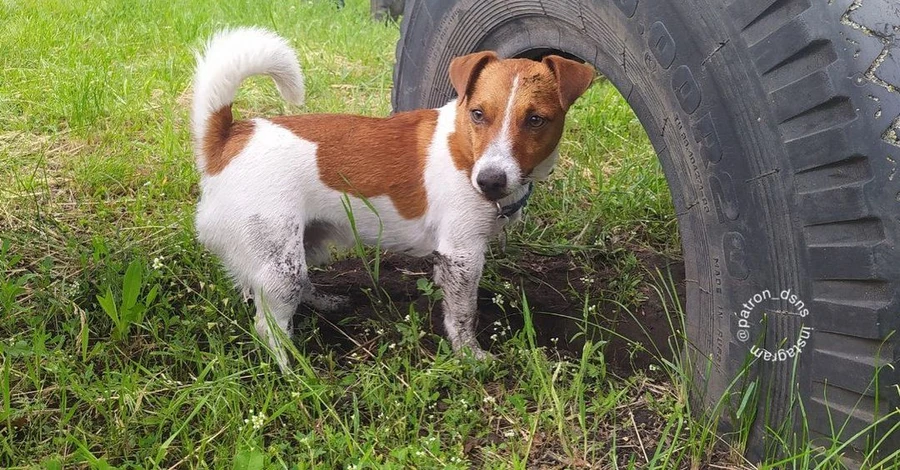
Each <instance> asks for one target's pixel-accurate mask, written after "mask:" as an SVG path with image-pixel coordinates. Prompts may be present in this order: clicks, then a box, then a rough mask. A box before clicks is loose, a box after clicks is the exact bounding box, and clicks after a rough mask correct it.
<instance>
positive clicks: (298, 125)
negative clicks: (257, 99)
mask: <svg viewBox="0 0 900 470" xmlns="http://www.w3.org/2000/svg"><path fill="white" fill-rule="evenodd" d="M271 121H272V122H274V123H275V124H278V125H279V126H282V127H285V128H287V129H289V130H290V131H291V132H293V133H294V134H295V135H297V136H298V137H300V138H302V139H304V140H308V141H310V142H314V143H316V144H317V146H318V148H317V151H316V160H317V162H318V167H319V178H321V180H322V182H323V183H325V184H326V185H327V186H328V187H330V188H332V189H334V190H337V191H341V192H346V193H348V194H352V195H354V196H357V197H366V198H371V197H376V196H383V195H386V196H388V197H390V198H391V202H392V203H393V204H394V207H396V208H397V212H399V213H400V215H401V216H402V217H403V218H406V219H415V218H418V217H421V216H422V215H423V214H425V210H426V209H427V208H428V198H427V193H426V191H425V160H426V156H427V155H428V147H429V146H430V145H431V140H432V137H433V135H434V130H435V126H436V125H437V111H436V110H433V109H425V110H417V111H410V112H406V113H398V114H395V115H393V116H391V117H388V118H373V117H364V116H351V115H341V114H319V115H315V114H306V115H299V116H279V117H275V118H272V119H271Z"/></svg>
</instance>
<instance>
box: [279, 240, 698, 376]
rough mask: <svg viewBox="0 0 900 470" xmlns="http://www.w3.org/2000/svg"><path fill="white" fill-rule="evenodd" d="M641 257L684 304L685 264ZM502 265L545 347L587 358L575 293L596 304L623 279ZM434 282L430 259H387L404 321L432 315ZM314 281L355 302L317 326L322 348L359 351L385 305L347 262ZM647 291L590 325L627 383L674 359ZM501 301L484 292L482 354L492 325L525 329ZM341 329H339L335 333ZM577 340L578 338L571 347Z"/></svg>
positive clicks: (527, 257) (665, 322)
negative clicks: (423, 288)
mask: <svg viewBox="0 0 900 470" xmlns="http://www.w3.org/2000/svg"><path fill="white" fill-rule="evenodd" d="M637 254H638V258H639V259H640V260H641V262H642V265H643V266H644V268H646V269H647V270H648V272H651V273H655V272H656V270H657V269H659V270H660V271H662V272H671V277H672V280H673V281H674V282H675V285H676V287H677V291H678V296H679V298H681V299H684V264H683V263H682V262H681V261H679V260H672V259H667V258H664V257H662V256H660V255H656V254H649V253H642V252H640V251H638V252H637ZM501 258H502V259H499V260H494V261H495V262H494V263H493V264H492V266H493V269H494V270H495V271H496V272H497V273H498V274H499V275H500V278H501V279H502V281H505V282H509V283H511V284H512V285H513V286H521V287H522V288H523V289H524V292H525V295H526V297H527V300H528V304H529V306H530V309H531V311H532V312H533V318H534V326H535V332H536V340H537V343H538V345H540V346H546V347H550V348H556V349H558V350H559V351H560V352H561V353H562V354H573V355H578V354H580V352H581V348H582V346H583V341H584V335H576V333H578V332H579V331H582V330H583V327H582V326H581V324H582V323H583V322H582V320H581V318H582V312H583V311H584V305H583V301H582V300H581V297H580V296H577V295H574V294H573V293H574V292H579V293H584V292H590V293H591V294H592V295H591V298H594V299H596V298H602V296H601V295H600V293H602V292H604V291H606V292H608V291H609V286H610V284H611V283H612V282H613V281H614V280H615V275H616V271H615V270H614V269H613V267H611V266H605V265H604V261H603V260H600V259H598V260H589V262H590V263H591V266H592V268H593V271H594V274H593V275H592V276H590V277H591V278H592V279H593V281H586V272H585V271H584V270H583V268H581V266H583V265H584V263H585V261H584V260H583V259H579V260H578V261H577V262H576V260H574V259H573V258H572V257H571V256H569V255H568V254H560V255H555V256H547V255H541V254H537V253H533V252H528V251H520V252H518V253H516V254H515V255H506V256H503V255H501ZM431 274H432V268H431V262H430V260H428V259H421V258H412V257H408V256H404V255H397V254H388V255H385V256H383V257H382V258H381V265H380V274H379V282H378V288H379V289H380V290H381V291H382V293H383V295H386V296H387V298H389V299H390V300H391V302H392V303H393V304H394V306H395V307H396V309H397V310H396V313H397V314H398V317H399V318H402V317H403V316H404V315H405V314H406V313H407V312H408V310H409V306H410V305H411V304H412V305H415V308H416V310H417V311H418V312H428V311H429V299H428V298H427V296H425V295H423V294H422V293H421V292H420V291H419V290H418V289H417V286H416V281H417V280H418V279H420V278H427V279H429V280H430V279H431ZM310 276H311V278H312V281H313V283H314V284H315V285H316V286H317V287H318V288H319V289H320V290H322V291H324V292H327V293H330V294H339V295H345V296H348V297H349V298H350V305H351V309H352V314H351V315H349V316H348V315H347V312H343V313H342V315H343V318H330V317H328V316H326V317H325V318H327V319H328V321H325V322H319V323H318V327H319V329H318V332H317V336H318V341H317V342H318V343H319V344H322V345H324V346H325V347H330V348H337V349H346V350H349V349H351V348H352V347H354V343H353V342H352V341H351V340H350V337H353V338H357V337H359V338H363V337H365V336H366V335H364V334H361V333H362V331H361V330H362V329H363V327H364V325H366V323H367V322H366V320H367V319H382V320H383V319H384V318H385V313H384V312H385V310H386V309H385V308H383V307H382V308H380V309H379V308H376V307H375V306H374V305H378V301H377V300H376V301H374V302H373V299H376V298H377V296H376V295H375V292H376V291H377V290H376V289H374V286H373V283H372V280H371V277H370V275H369V273H368V272H367V271H366V269H365V265H364V264H363V262H362V261H361V260H359V259H357V258H350V259H344V260H340V261H337V262H335V263H333V264H331V265H330V266H327V267H325V268H323V269H319V270H313V271H311V273H310ZM647 277H648V278H649V276H647ZM483 284H484V283H483ZM644 284H647V283H644ZM640 291H641V293H642V294H643V296H642V297H644V299H645V300H643V301H642V302H640V303H639V304H638V305H631V306H628V311H630V312H631V314H629V313H627V312H626V311H625V310H624V309H622V308H621V307H620V306H618V305H616V304H614V303H613V302H605V303H603V302H601V303H600V304H598V306H597V310H596V314H593V315H592V316H593V318H590V322H591V323H593V324H596V325H599V328H589V329H588V332H587V333H588V336H590V337H592V338H594V339H603V340H606V341H608V343H607V345H606V347H605V349H604V352H605V354H606V360H607V363H608V365H609V366H610V368H611V370H612V371H614V372H616V373H619V374H626V375H627V374H630V373H633V372H634V371H636V370H639V369H640V370H644V369H647V368H648V367H649V365H650V364H653V363H658V362H659V360H660V359H671V358H672V349H671V347H670V337H671V336H672V334H673V333H672V328H671V327H670V323H669V322H670V320H669V319H668V318H667V316H666V315H667V314H666V311H665V309H664V307H663V304H662V302H661V301H660V299H659V296H658V295H657V294H656V293H655V291H653V290H652V289H651V288H650V286H649V285H644V286H642V287H641V288H640ZM495 294H496V293H495V292H492V291H490V290H488V289H484V288H481V289H479V295H478V310H479V323H478V325H479V327H478V328H479V340H480V342H481V344H482V346H483V347H487V346H489V345H491V344H492V341H491V339H490V337H491V335H492V334H494V333H495V332H496V327H495V326H494V325H493V323H494V322H495V321H498V320H500V321H501V323H504V324H508V325H509V326H510V327H511V328H512V331H513V332H516V331H518V330H519V329H521V328H522V327H523V324H524V318H523V315H522V313H521V311H520V310H519V309H517V308H512V307H511V306H510V305H509V304H508V300H507V301H506V306H505V312H504V310H503V309H501V308H500V307H499V306H498V305H496V304H494V302H493V301H492V299H493V298H494V296H495ZM670 310H672V308H671V307H670ZM306 314H307V315H308V314H309V312H306ZM565 317H570V318H565ZM430 318H431V328H432V331H433V332H435V333H437V334H440V335H443V334H444V332H443V327H442V326H441V322H442V316H441V308H440V303H438V304H437V305H435V306H434V308H433V309H432V315H431V317H430ZM399 321H402V320H399ZM295 324H297V323H296V322H295ZM337 324H340V326H336V325H337ZM676 324H678V323H676ZM357 330H360V331H357ZM575 336H577V338H576V339H575V340H572V338H573V337H575ZM635 344H637V345H640V347H636V346H635Z"/></svg>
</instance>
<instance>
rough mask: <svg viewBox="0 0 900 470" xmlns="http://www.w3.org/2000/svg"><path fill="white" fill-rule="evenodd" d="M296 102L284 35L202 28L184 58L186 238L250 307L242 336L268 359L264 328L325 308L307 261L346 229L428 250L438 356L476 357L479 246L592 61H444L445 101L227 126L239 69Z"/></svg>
mask: <svg viewBox="0 0 900 470" xmlns="http://www.w3.org/2000/svg"><path fill="white" fill-rule="evenodd" d="M257 74H265V75H269V76H271V77H272V78H273V79H274V80H275V84H276V85H277V87H278V90H279V91H280V92H281V95H282V96H283V97H284V98H285V99H286V100H287V101H289V102H292V103H295V104H302V102H303V97H304V82H303V76H302V75H301V73H300V67H299V64H298V63H297V59H296V57H295V55H294V52H293V50H292V49H291V48H290V46H289V45H288V44H287V42H286V41H285V40H284V39H282V38H280V37H278V36H276V35H275V34H273V33H270V32H268V31H265V30H261V29H254V28H242V29H235V30H231V31H225V32H221V33H219V34H217V35H216V36H214V37H213V38H212V39H211V40H210V42H209V44H208V46H207V49H206V52H205V54H203V55H202V56H198V65H197V71H196V76H195V80H194V102H193V110H192V114H191V120H192V131H193V137H194V143H195V152H196V158H197V166H198V167H199V169H200V172H201V174H202V176H201V181H200V186H201V188H202V195H201V198H200V202H199V204H198V207H197V214H196V227H197V235H198V238H199V240H200V241H201V242H202V243H203V244H204V245H205V246H206V247H207V248H208V249H209V250H210V251H212V252H213V253H215V254H216V255H218V256H219V257H220V258H221V260H222V262H223V263H224V264H225V266H226V267H227V269H228V271H229V272H230V274H231V275H232V276H233V277H234V280H235V282H236V284H238V286H239V287H241V288H243V289H244V291H245V292H249V293H250V294H251V295H252V296H253V298H254V301H255V305H256V310H257V313H256V329H257V332H258V333H259V335H260V336H261V337H262V338H265V339H266V340H267V341H268V344H269V346H270V347H271V348H272V350H273V352H274V354H275V356H276V359H277V361H278V363H279V365H280V366H281V367H282V368H285V367H286V366H287V356H286V354H285V350H284V349H283V347H282V346H281V342H280V341H279V340H278V338H277V336H278V335H275V334H273V332H272V331H270V324H274V325H277V327H278V328H279V329H281V330H282V331H283V332H284V333H285V335H286V336H287V337H289V336H290V320H291V317H292V316H293V314H294V312H295V311H296V309H297V306H298V305H299V304H300V303H307V304H310V305H312V306H313V307H315V308H318V309H323V310H334V309H336V308H339V307H340V306H341V304H342V303H341V302H342V300H341V299H340V298H337V297H334V296H328V295H324V294H322V293H319V292H317V291H316V290H315V288H314V287H313V285H312V284H311V283H310V281H309V277H308V275H307V266H310V265H315V264H319V263H323V262H326V261H328V254H329V245H330V244H337V245H345V246H346V245H348V244H352V243H354V241H355V235H354V228H353V227H351V222H350V219H351V217H352V219H353V221H354V226H355V232H356V236H358V237H359V238H360V239H361V240H362V241H363V242H365V243H371V244H374V243H379V242H380V243H381V246H382V247H384V248H386V249H388V250H395V251H399V252H403V253H408V254H412V255H415V256H426V255H432V254H433V255H434V259H435V268H434V271H435V272H434V278H435V283H436V284H437V285H438V286H440V287H441V288H442V289H443V292H444V299H443V312H444V326H445V328H446V330H447V335H448V336H449V339H450V341H451V343H452V346H453V348H454V350H456V351H459V350H462V349H465V348H468V349H470V350H471V352H472V353H473V355H474V356H476V357H479V358H483V357H486V356H487V353H485V352H484V351H483V350H482V349H481V348H480V347H479V345H478V342H477V340H476V338H475V321H476V293H477V289H478V282H479V279H480V278H481V273H482V268H483V265H484V260H485V251H486V249H487V246H488V243H489V240H490V239H491V238H492V237H494V236H496V235H497V234H498V233H499V232H500V230H502V228H503V225H504V224H506V223H507V222H508V220H509V218H510V217H505V216H501V215H500V214H502V213H503V208H504V207H506V208H510V207H512V208H513V212H514V213H513V214H505V215H510V216H512V218H515V217H517V216H518V215H519V214H518V213H519V211H520V207H521V205H522V204H521V201H522V200H524V199H525V198H526V197H527V194H528V191H530V186H531V183H532V182H533V181H537V180H542V179H546V178H547V176H548V175H549V174H550V172H551V170H552V168H553V165H554V164H555V163H556V159H557V157H558V149H557V147H558V145H559V140H560V136H561V135H562V132H563V123H564V120H565V115H566V111H567V110H568V108H569V106H571V105H572V103H573V102H574V101H575V99H577V98H578V97H579V96H580V95H581V94H582V93H584V91H585V90H586V89H587V88H588V87H589V86H590V84H591V81H592V79H593V78H594V70H593V68H591V67H590V66H588V65H584V64H581V63H579V62H575V61H572V60H568V59H565V58H562V57H558V56H548V57H545V58H544V59H543V60H542V61H540V62H537V61H532V60H527V59H500V58H498V57H497V55H496V54H494V53H493V52H478V53H474V54H470V55H466V56H463V57H459V58H456V59H454V60H453V61H452V62H451V64H450V74H449V75H450V82H451V83H452V85H453V87H454V88H455V89H456V92H457V94H458V96H459V98H458V99H456V100H453V101H451V102H449V103H447V104H446V105H445V106H443V107H441V108H438V109H424V110H417V111H410V112H405V113H398V114H395V115H393V116H390V117H388V118H373V117H363V116H351V115H333V114H308V115H298V116H277V117H272V118H268V119H262V118H257V119H252V120H247V121H237V122H235V121H234V120H233V118H232V114H231V104H232V101H233V99H234V96H235V94H236V93H237V90H238V86H239V85H240V83H241V82H242V81H243V80H244V79H246V78H247V77H249V76H251V75H257Z"/></svg>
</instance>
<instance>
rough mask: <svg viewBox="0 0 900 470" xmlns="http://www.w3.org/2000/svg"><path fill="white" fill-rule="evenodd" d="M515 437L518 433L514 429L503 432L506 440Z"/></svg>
mask: <svg viewBox="0 0 900 470" xmlns="http://www.w3.org/2000/svg"><path fill="white" fill-rule="evenodd" d="M515 435H516V431H514V430H512V429H507V430H506V431H503V437H505V438H510V437H513V436H515Z"/></svg>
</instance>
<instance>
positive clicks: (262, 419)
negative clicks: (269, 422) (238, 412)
mask: <svg viewBox="0 0 900 470" xmlns="http://www.w3.org/2000/svg"><path fill="white" fill-rule="evenodd" d="M244 424H250V425H252V426H253V429H254V430H259V429H262V427H263V425H265V424H266V415H265V413H263V412H262V411H260V412H259V414H258V415H257V414H253V410H250V418H249V419H245V420H244Z"/></svg>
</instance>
